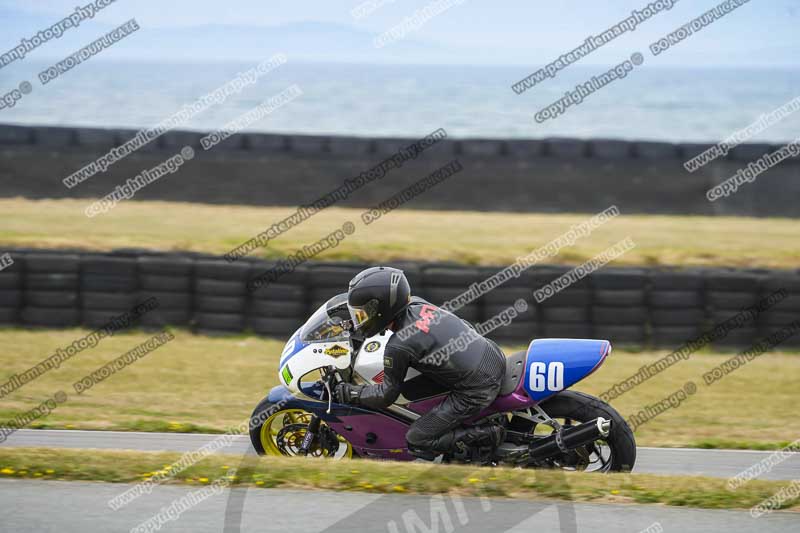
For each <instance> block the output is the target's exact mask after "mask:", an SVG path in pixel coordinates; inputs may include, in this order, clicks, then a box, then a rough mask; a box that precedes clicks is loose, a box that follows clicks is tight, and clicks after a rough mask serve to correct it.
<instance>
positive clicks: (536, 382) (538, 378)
mask: <svg viewBox="0 0 800 533" xmlns="http://www.w3.org/2000/svg"><path fill="white" fill-rule="evenodd" d="M528 384H529V385H530V388H531V390H532V391H534V392H544V391H546V390H547V391H560V390H563V389H564V363H562V362H561V361H553V362H552V363H549V364H545V363H542V362H540V361H535V362H533V363H531V371H530V376H529V378H528Z"/></svg>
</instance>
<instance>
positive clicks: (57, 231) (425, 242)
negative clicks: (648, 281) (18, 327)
mask: <svg viewBox="0 0 800 533" xmlns="http://www.w3.org/2000/svg"><path fill="white" fill-rule="evenodd" d="M90 202H91V200H89V199H86V200H24V199H2V200H0V211H2V213H3V225H2V229H0V247H12V246H31V247H36V248H48V247H75V248H83V249H91V250H110V249H113V248H121V247H143V248H153V249H159V250H193V251H198V252H206V253H213V254H223V253H225V252H228V251H229V250H231V249H232V248H234V247H236V246H238V245H239V244H241V243H242V242H244V241H246V240H248V239H250V238H251V237H253V236H254V235H256V234H257V233H259V232H260V231H263V230H264V229H266V228H267V227H269V226H271V225H272V224H273V223H275V222H277V221H279V220H281V219H283V218H284V217H285V216H287V215H288V214H290V212H291V211H292V209H290V208H277V207H252V206H219V205H204V204H190V203H178V202H140V201H127V202H122V203H121V204H119V205H117V206H116V207H115V208H114V209H113V210H111V211H110V212H109V213H107V214H104V215H101V216H98V217H95V218H93V219H89V218H87V217H86V216H85V215H84V214H83V210H84V209H85V207H86V206H87V205H89V203H90ZM362 212H363V210H362V209H344V208H337V207H333V208H329V209H326V210H324V211H322V212H321V213H318V214H316V215H314V216H313V217H312V218H310V219H308V220H307V221H305V222H303V223H302V224H300V225H299V226H297V227H295V228H293V229H291V230H290V231H289V232H288V233H286V234H285V235H283V236H281V237H280V238H278V239H276V240H274V241H270V243H269V246H268V247H267V248H262V249H259V250H258V251H257V252H255V253H254V255H256V256H261V257H271V258H278V257H284V256H285V255H286V254H288V253H291V252H293V251H295V250H296V249H298V248H300V247H301V246H302V245H304V244H309V243H311V242H315V241H317V240H319V239H321V238H322V237H324V236H325V235H327V234H329V233H330V232H331V231H333V230H334V229H336V228H340V227H341V226H342V224H343V223H344V222H345V221H348V220H350V221H353V222H354V223H355V224H356V232H355V234H353V235H352V236H349V237H347V238H346V239H345V240H344V241H343V242H341V243H340V244H339V245H338V246H337V247H336V248H333V249H329V250H326V251H325V252H324V253H322V254H320V255H319V256H318V257H317V259H320V260H361V261H365V262H380V261H388V260H400V259H403V260H405V259H418V260H425V261H455V262H459V263H468V264H484V265H504V264H510V263H512V262H513V261H515V259H516V258H517V257H519V256H522V255H525V254H528V253H530V252H532V251H533V250H535V249H537V248H538V247H540V246H542V245H544V244H546V243H548V242H550V241H551V240H552V239H554V238H556V237H557V236H559V235H560V234H562V233H563V232H565V231H566V230H568V229H569V228H570V226H572V225H574V224H577V223H580V222H583V221H585V220H587V219H588V218H589V216H590V215H584V214H533V213H478V212H464V211H423V210H398V211H395V212H393V213H391V214H390V215H387V216H386V217H385V218H386V220H384V219H381V220H379V221H377V222H375V223H373V224H370V225H369V226H365V225H364V224H363V223H362V222H361V219H360V215H361V213H362ZM43 213H46V216H43ZM397 228H403V230H402V231H397ZM626 237H631V238H632V240H633V242H634V243H635V244H636V247H635V248H634V249H632V250H631V251H629V252H628V253H626V254H625V255H623V256H622V257H620V258H619V259H618V260H616V261H615V262H614V264H627V265H646V266H649V265H681V266H690V265H705V266H709V265H712V266H719V265H723V266H740V267H755V266H760V267H776V268H797V265H798V264H800V246H798V240H797V221H796V220H794V219H780V218H748V217H699V216H646V215H629V214H625V213H624V212H623V214H622V215H621V216H619V217H617V218H616V219H614V220H612V221H610V222H609V223H607V224H605V225H603V226H602V227H600V228H598V229H597V230H595V231H594V232H593V233H592V234H591V236H589V237H585V238H583V239H580V240H579V241H578V242H576V243H575V245H573V246H570V247H567V248H563V249H562V250H560V251H559V253H558V254H557V255H556V256H554V257H553V258H551V259H549V260H548V261H547V262H548V263H563V264H578V263H581V262H583V261H585V260H587V259H590V258H592V257H594V256H595V255H597V254H598V253H599V252H601V251H603V250H605V249H606V248H608V247H610V246H612V245H613V244H616V243H617V242H619V241H620V240H622V239H625V238H626Z"/></svg>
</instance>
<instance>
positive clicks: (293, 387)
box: [278, 331, 419, 394]
mask: <svg viewBox="0 0 800 533" xmlns="http://www.w3.org/2000/svg"><path fill="white" fill-rule="evenodd" d="M391 336H392V332H390V331H387V332H384V334H383V335H375V336H374V337H370V338H369V339H367V340H366V341H365V342H364V344H363V345H362V346H361V350H360V351H359V353H358V355H357V356H356V360H355V365H354V370H355V373H356V375H357V378H356V380H357V381H358V378H360V379H361V381H362V382H363V383H368V384H371V383H381V382H383V352H384V350H385V349H386V343H387V342H388V341H389V338H390V337H391ZM352 348H353V347H352V344H351V343H350V341H349V340H334V341H330V342H312V343H308V344H305V345H304V343H303V342H301V341H300V337H299V334H298V333H295V334H294V335H293V336H292V338H291V339H290V340H289V342H287V343H286V346H285V348H284V349H283V353H282V354H281V360H280V364H279V365H278V374H279V376H280V379H281V382H283V384H284V385H286V387H287V388H288V389H289V390H290V391H291V392H293V393H295V394H297V393H300V392H301V391H300V381H301V380H302V381H304V382H308V381H316V380H317V379H319V376H318V375H313V376H309V377H306V378H305V379H303V378H304V376H306V374H308V373H310V372H314V371H316V370H319V369H320V368H325V367H328V366H333V367H335V368H337V369H339V370H345V369H347V368H348V367H349V366H350V359H351V354H352ZM418 375H419V372H417V371H416V370H414V369H413V368H411V369H409V370H408V373H407V374H406V379H410V378H412V377H415V376H418Z"/></svg>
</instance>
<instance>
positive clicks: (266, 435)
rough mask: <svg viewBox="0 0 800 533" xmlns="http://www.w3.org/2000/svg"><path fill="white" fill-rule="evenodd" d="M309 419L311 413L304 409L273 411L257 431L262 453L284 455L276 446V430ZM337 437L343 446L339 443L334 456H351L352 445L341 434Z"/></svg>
mask: <svg viewBox="0 0 800 533" xmlns="http://www.w3.org/2000/svg"><path fill="white" fill-rule="evenodd" d="M310 419H311V413H309V412H308V411H304V410H303V409H284V410H282V411H278V412H277V413H273V414H272V415H271V416H270V417H269V418H267V420H266V421H265V422H264V424H263V425H262V426H261V431H260V432H259V436H260V439H261V447H262V448H264V453H265V454H267V455H284V454H283V453H282V452H281V450H280V448H278V443H277V437H278V432H280V430H281V429H282V428H283V427H284V426H286V425H288V424H307V423H308V421H309V420H310ZM323 424H324V422H323ZM337 438H338V439H339V442H340V443H341V444H343V445H344V447H342V446H341V445H340V447H339V450H338V451H337V452H336V455H335V456H334V458H335V459H342V458H348V459H350V458H352V457H353V445H352V444H350V443H349V442H348V441H347V440H346V439H345V438H343V437H342V436H341V435H337ZM342 450H344V451H342Z"/></svg>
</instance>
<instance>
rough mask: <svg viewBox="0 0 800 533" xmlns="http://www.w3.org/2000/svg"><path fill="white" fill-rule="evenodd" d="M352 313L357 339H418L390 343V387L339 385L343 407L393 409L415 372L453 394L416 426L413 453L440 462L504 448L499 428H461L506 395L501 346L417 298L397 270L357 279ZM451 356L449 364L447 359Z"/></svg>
mask: <svg viewBox="0 0 800 533" xmlns="http://www.w3.org/2000/svg"><path fill="white" fill-rule="evenodd" d="M347 305H348V308H349V310H350V316H351V318H352V321H353V329H354V331H355V332H356V333H359V332H360V333H361V334H363V336H364V337H365V338H366V337H371V336H373V335H377V334H378V333H381V332H382V331H384V330H391V331H393V332H397V331H400V330H402V329H405V328H409V329H408V330H406V331H410V332H412V333H411V335H410V336H409V337H408V338H407V339H405V340H403V339H401V338H400V336H399V335H392V336H391V337H390V338H389V341H388V342H387V344H386V347H385V351H384V360H383V363H384V378H383V382H382V383H379V384H374V385H353V384H350V383H344V382H343V383H339V384H338V385H337V387H336V397H337V399H338V401H339V402H342V403H347V404H351V405H355V406H365V407H369V408H372V409H382V408H384V407H386V406H388V405H391V404H392V403H394V401H395V400H397V397H398V396H399V395H400V391H401V385H402V384H403V381H404V380H405V377H406V371H407V370H408V368H409V367H413V368H415V369H417V370H418V371H419V372H420V373H422V374H425V375H427V376H428V377H430V378H431V379H433V380H434V381H436V382H438V383H440V384H441V385H444V386H445V387H446V388H447V389H448V390H449V391H450V392H449V394H448V395H447V397H446V398H445V399H444V401H443V402H442V403H441V404H439V405H438V406H437V407H434V408H433V409H431V410H430V411H429V412H427V413H425V414H424V415H422V416H421V417H420V418H419V419H417V420H415V421H414V422H413V423H412V424H411V427H410V428H409V429H408V432H407V434H406V441H407V443H408V449H409V452H410V453H412V454H414V455H416V456H417V457H420V458H423V459H427V460H432V459H434V458H435V457H437V456H438V455H440V454H442V453H448V452H451V451H454V450H456V451H460V452H462V453H466V452H467V451H468V450H469V449H470V448H472V449H473V450H474V449H475V448H474V447H476V446H478V447H479V446H484V447H492V448H494V447H497V446H498V445H499V444H500V443H501V442H503V440H504V439H505V430H504V429H503V428H502V427H501V426H499V425H482V426H472V427H461V426H462V422H463V421H464V420H466V419H468V418H470V417H472V416H474V415H476V414H477V413H479V412H480V411H482V410H483V409H484V408H485V407H487V406H489V405H490V404H491V403H492V402H493V401H494V399H495V398H496V397H497V394H498V392H499V390H500V387H501V383H502V381H503V376H504V374H505V369H506V359H505V356H504V355H503V352H502V351H501V350H500V348H499V347H498V346H497V345H496V344H495V343H494V342H492V341H491V340H489V339H486V338H485V337H482V336H480V335H478V334H477V332H475V331H474V329H472V326H470V325H469V324H468V323H467V322H465V321H463V320H461V319H460V318H458V317H457V316H455V315H454V314H452V313H450V312H448V311H446V310H444V309H440V308H438V307H436V306H434V305H432V304H430V303H429V302H426V301H425V300H423V299H421V298H416V297H414V298H412V297H411V288H410V286H409V283H408V280H407V279H406V277H405V274H403V272H402V271H401V270H398V269H396V268H390V267H373V268H368V269H366V270H364V271H362V272H360V273H359V274H358V275H356V276H355V277H354V278H353V279H352V280H351V281H350V285H349V289H348V300H347ZM466 334H470V337H469V338H471V339H473V340H472V341H471V342H470V343H469V344H467V346H466V347H464V348H463V349H461V350H455V351H454V350H453V348H452V347H453V341H454V340H455V339H457V338H459V336H462V337H463V336H465V335H466ZM448 343H450V345H449V346H448ZM445 347H447V348H445ZM443 353H444V354H449V356H446V357H441V355H442V354H443ZM432 354H433V355H434V357H428V356H431V355H432Z"/></svg>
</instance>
